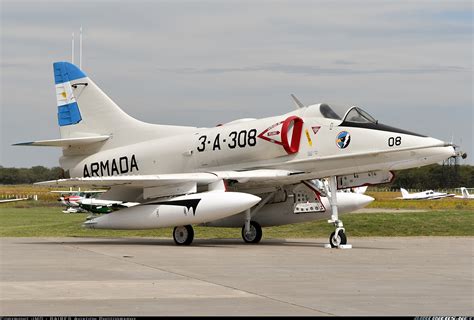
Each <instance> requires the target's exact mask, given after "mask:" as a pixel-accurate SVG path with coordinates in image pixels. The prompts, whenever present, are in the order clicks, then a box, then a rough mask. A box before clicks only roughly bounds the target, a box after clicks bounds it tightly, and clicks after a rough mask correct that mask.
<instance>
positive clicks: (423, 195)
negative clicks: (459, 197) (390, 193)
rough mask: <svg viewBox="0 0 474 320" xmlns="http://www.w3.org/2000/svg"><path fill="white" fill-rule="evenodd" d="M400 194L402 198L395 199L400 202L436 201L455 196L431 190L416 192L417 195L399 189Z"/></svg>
mask: <svg viewBox="0 0 474 320" xmlns="http://www.w3.org/2000/svg"><path fill="white" fill-rule="evenodd" d="M400 192H401V194H402V196H401V197H398V198H397V199H402V200H436V199H442V198H447V197H454V196H455V194H454V193H446V192H436V191H433V190H425V191H422V192H417V193H409V192H408V191H407V190H406V189H403V188H400Z"/></svg>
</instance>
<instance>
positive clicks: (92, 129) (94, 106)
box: [17, 62, 456, 247]
mask: <svg viewBox="0 0 474 320" xmlns="http://www.w3.org/2000/svg"><path fill="white" fill-rule="evenodd" d="M53 69H54V80H55V83H56V97H57V107H58V108H57V116H58V124H59V129H60V135H61V138H60V139H54V140H41V141H34V142H26V143H19V144H17V145H23V146H53V147H61V148H62V149H63V155H62V157H61V158H60V160H59V162H60V164H61V167H62V168H63V169H64V170H66V171H67V172H69V176H71V177H72V178H70V179H61V180H55V181H46V182H42V183H39V184H41V185H46V186H53V187H54V186H67V187H70V186H74V187H78V186H93V187H97V188H109V190H108V191H107V192H106V193H104V194H102V195H101V197H100V198H101V199H103V200H113V201H123V202H138V203H140V204H139V205H136V206H133V207H129V208H124V209H121V210H118V211H114V212H111V213H109V214H106V215H102V216H99V217H97V218H94V219H91V220H89V221H87V222H85V224H84V225H85V226H86V227H89V228H97V229H153V228H160V227H174V230H173V238H174V241H175V243H176V244H178V245H189V244H190V243H191V242H192V241H193V238H194V231H193V228H192V225H207V226H216V227H241V228H242V238H243V240H244V241H245V242H246V243H258V242H259V241H260V239H261V237H262V227H265V226H275V225H284V224H292V223H296V222H305V221H313V220H318V219H328V222H329V223H331V224H333V225H334V229H335V230H334V232H333V233H332V234H331V235H330V237H329V241H330V243H331V246H333V247H338V246H340V245H343V244H346V241H347V238H346V235H345V228H344V226H343V224H342V221H341V220H340V219H339V213H346V212H350V211H353V210H356V209H359V208H362V207H364V206H366V205H367V204H368V203H370V202H371V201H372V200H373V198H371V197H368V196H366V195H363V194H356V193H339V192H336V191H337V190H338V189H347V188H354V187H359V186H363V185H374V184H380V183H387V182H390V181H391V180H392V179H393V173H392V170H401V169H408V168H413V167H420V166H423V165H428V164H432V163H437V162H439V161H443V160H445V159H448V158H450V157H453V156H455V155H456V152H455V150H454V148H453V145H452V144H448V143H445V142H443V141H440V140H438V139H434V138H431V137H427V136H423V135H420V134H417V133H413V132H409V131H406V130H403V129H399V128H395V127H390V126H387V125H384V124H381V123H379V122H378V121H377V120H375V119H374V118H373V117H372V116H371V115H369V114H368V113H367V112H366V111H364V110H363V109H361V108H360V107H356V106H342V107H340V106H334V105H328V104H326V103H320V104H314V105H310V106H304V105H303V104H302V103H301V102H300V101H299V100H298V99H296V97H294V96H292V97H293V99H294V101H295V103H296V105H297V109H296V110H293V111H291V112H288V113H286V114H283V115H277V116H273V117H268V118H263V119H240V120H235V121H232V122H229V123H225V124H223V125H219V126H217V127H211V128H197V127H190V126H169V125H156V124H150V123H144V122H141V121H139V120H136V119H134V118H132V117H131V116H129V115H128V114H126V113H125V112H124V111H123V110H122V109H120V108H119V107H118V106H117V105H116V104H115V103H114V102H113V101H112V100H111V99H110V98H109V97H108V96H107V95H106V94H105V93H104V92H103V91H102V90H101V89H100V88H99V87H98V86H97V85H96V84H95V83H94V82H93V81H92V80H91V79H90V78H89V77H88V76H87V75H86V74H85V73H84V72H83V71H82V70H80V69H79V68H78V67H77V66H75V65H73V64H71V63H68V62H56V63H54V65H53ZM133 85H134V84H133V83H131V84H130V86H131V88H132V86H133ZM131 90H132V89H131ZM178 112H179V109H178ZM183 116H185V115H183ZM203 116H205V115H203ZM323 178H327V179H328V181H329V187H328V188H326V189H327V190H326V192H325V194H326V195H327V197H324V196H321V191H320V190H318V188H316V187H315V185H314V183H312V181H313V180H314V179H323Z"/></svg>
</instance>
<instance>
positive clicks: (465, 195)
mask: <svg viewBox="0 0 474 320" xmlns="http://www.w3.org/2000/svg"><path fill="white" fill-rule="evenodd" d="M454 197H455V198H457V199H474V195H471V194H469V192H468V191H467V189H466V188H465V187H461V195H460V196H454Z"/></svg>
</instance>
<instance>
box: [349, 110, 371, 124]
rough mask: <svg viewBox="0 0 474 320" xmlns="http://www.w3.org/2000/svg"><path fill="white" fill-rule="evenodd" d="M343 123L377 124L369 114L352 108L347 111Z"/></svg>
mask: <svg viewBox="0 0 474 320" xmlns="http://www.w3.org/2000/svg"><path fill="white" fill-rule="evenodd" d="M344 121H347V122H357V123H377V120H375V119H374V118H373V117H372V116H371V115H370V114H368V113H367V112H365V111H364V110H362V109H361V108H358V107H352V109H350V110H349V112H348V113H347V115H346V117H345V118H344Z"/></svg>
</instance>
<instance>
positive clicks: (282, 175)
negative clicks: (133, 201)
mask: <svg viewBox="0 0 474 320" xmlns="http://www.w3.org/2000/svg"><path fill="white" fill-rule="evenodd" d="M296 176H297V177H296ZM306 179H308V177H306V176H305V174H304V173H303V172H293V171H288V170H273V169H269V170H248V171H215V172H196V173H176V174H159V175H135V176H134V175H129V176H109V177H87V178H70V179H59V180H50V181H43V182H37V183H35V184H37V185H42V186H48V187H80V186H93V187H114V186H128V187H135V188H149V187H160V186H169V185H176V184H185V183H196V184H197V185H209V184H211V183H215V182H218V181H221V180H227V181H229V180H231V181H235V182H237V183H249V182H255V183H272V184H274V183H275V182H279V183H280V184H291V183H296V182H298V181H301V180H306Z"/></svg>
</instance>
